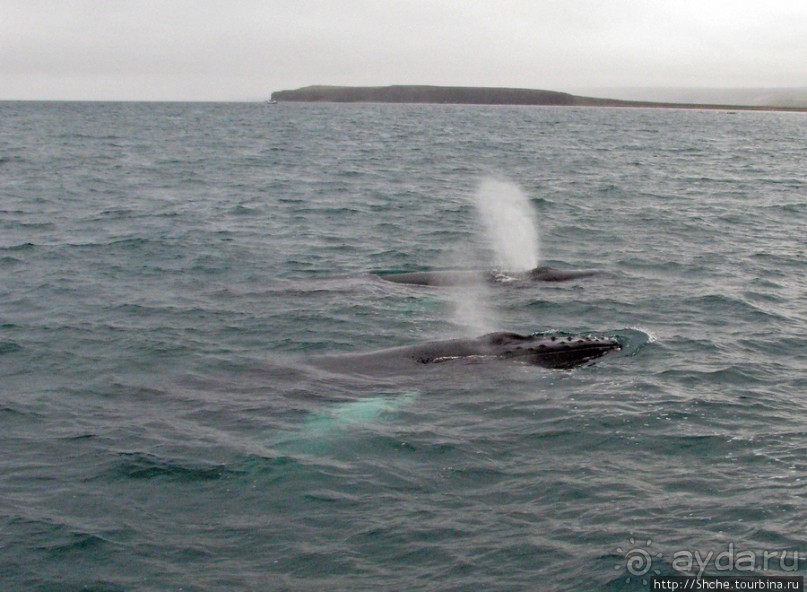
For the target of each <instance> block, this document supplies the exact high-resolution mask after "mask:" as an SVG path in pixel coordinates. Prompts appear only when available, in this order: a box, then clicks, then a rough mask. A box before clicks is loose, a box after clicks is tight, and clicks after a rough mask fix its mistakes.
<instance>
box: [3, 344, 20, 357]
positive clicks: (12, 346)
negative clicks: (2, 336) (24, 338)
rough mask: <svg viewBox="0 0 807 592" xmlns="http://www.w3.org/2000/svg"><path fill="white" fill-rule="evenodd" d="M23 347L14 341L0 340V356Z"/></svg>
mask: <svg viewBox="0 0 807 592" xmlns="http://www.w3.org/2000/svg"><path fill="white" fill-rule="evenodd" d="M21 349H22V346H21V345H20V344H18V343H14V342H13V341H0V356H2V355H4V354H13V353H14V352H18V351H20V350H21Z"/></svg>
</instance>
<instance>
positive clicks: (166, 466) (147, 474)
mask: <svg viewBox="0 0 807 592" xmlns="http://www.w3.org/2000/svg"><path fill="white" fill-rule="evenodd" d="M119 456H120V460H119V461H118V462H117V463H116V464H115V466H113V468H112V470H111V472H112V473H114V474H117V475H118V476H120V477H124V478H127V479H166V480H170V481H211V480H218V479H224V478H227V477H230V476H233V475H237V474H240V473H241V471H236V470H233V469H230V468H228V467H227V466H226V465H223V464H214V463H203V462H189V461H178V460H173V459H167V458H162V457H159V456H157V455H154V454H148V453H145V452H122V453H119Z"/></svg>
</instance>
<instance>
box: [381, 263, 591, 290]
mask: <svg viewBox="0 0 807 592" xmlns="http://www.w3.org/2000/svg"><path fill="white" fill-rule="evenodd" d="M601 273H602V272H601V271H599V270H595V269H586V270H569V269H557V268H555V267H536V268H535V269H531V270H529V271H524V272H497V271H477V270H445V271H412V272H406V273H377V274H376V275H377V276H378V277H380V278H381V279H382V280H384V281H387V282H394V283H396V284H410V285H415V286H438V287H439V286H470V285H475V284H479V283H483V282H488V283H505V282H511V281H522V282H523V281H533V282H568V281H572V280H576V279H581V278H586V277H591V276H595V275H599V274H601Z"/></svg>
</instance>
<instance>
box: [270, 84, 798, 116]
mask: <svg viewBox="0 0 807 592" xmlns="http://www.w3.org/2000/svg"><path fill="white" fill-rule="evenodd" d="M271 100H272V101H273V102H274V101H277V102H304V103H433V104H442V105H446V104H455V105H546V106H558V107H644V108H661V109H721V110H726V109H728V110H737V111H740V110H742V111H797V112H807V108H804V107H776V106H756V105H754V106H750V105H710V104H694V103H657V102H650V101H621V100H616V99H599V98H594V97H581V96H577V95H572V94H569V93H563V92H556V91H551V90H532V89H526V88H492V87H476V86H410V85H396V86H306V87H303V88H298V89H296V90H281V91H276V92H273V93H272V98H271Z"/></svg>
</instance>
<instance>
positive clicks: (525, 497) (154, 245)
mask: <svg viewBox="0 0 807 592" xmlns="http://www.w3.org/2000/svg"><path fill="white" fill-rule="evenodd" d="M805 138H807V118H805V116H804V115H803V114H788V113H756V112H754V113H752V112H740V113H729V112H725V111H674V110H642V109H633V110H628V109H582V108H581V109H577V108H540V107H481V106H480V107H475V106H428V105H419V106H411V105H410V106H407V105H314V104H310V105H306V104H283V103H281V104H278V105H266V104H145V103H0V381H1V382H0V385H2V388H1V389H0V587H1V588H2V589H3V590H4V591H26V592H27V591H46V590H47V591H79V590H86V591H99V592H100V591H104V592H113V591H128V590H133V591H134V590H137V591H165V590H177V591H179V590H183V591H193V592H202V591H220V590H262V591H263V590H271V591H275V590H278V591H280V590H288V591H298V590H312V591H313V590H323V589H325V590H407V591H419V590H423V591H427V590H428V591H460V590H462V591H465V590H486V591H514V590H557V591H564V590H644V589H648V588H647V585H646V584H645V583H644V581H643V580H646V579H647V578H648V577H650V576H653V575H659V574H661V575H675V574H682V573H685V572H686V570H685V567H686V566H685V564H684V563H685V559H686V557H687V555H686V554H687V553H689V554H690V557H692V556H694V555H696V554H699V556H700V557H701V558H706V557H707V556H708V554H709V553H712V557H714V556H716V555H717V554H720V553H723V556H724V558H725V557H727V555H728V551H731V552H732V553H733V554H734V555H735V557H736V556H737V554H738V553H739V552H741V551H742V552H744V553H746V555H745V556H746V557H747V556H748V555H747V554H754V557H756V558H757V559H761V557H762V553H763V552H768V556H769V558H770V557H771V554H772V553H774V554H775V553H780V554H781V555H779V556H777V555H773V559H772V560H771V561H769V564H768V565H760V564H759V561H757V564H756V565H754V566H753V569H754V571H752V572H749V571H746V570H748V569H749V563H748V560H746V561H745V562H744V563H743V564H742V565H739V564H735V563H734V562H733V561H732V564H731V565H728V561H724V562H723V563H716V562H715V561H713V560H712V561H711V563H710V564H709V565H707V566H706V568H705V571H704V573H706V574H711V575H720V574H723V573H733V574H740V575H746V574H748V573H756V574H765V575H804V573H805V570H807V544H805V524H807V501H805V500H807V419H806V418H807V399H805V397H807V375H806V373H805V370H807V259H806V256H807V241H805V228H807V179H806V178H805V177H806V175H807V173H806V172H805V171H807V166H806V165H807V148H805ZM489 178H495V179H499V180H500V182H501V183H505V184H511V185H512V186H513V187H517V188H518V191H520V192H521V193H522V194H523V195H524V196H526V199H527V200H528V204H529V208H530V211H531V212H532V214H533V215H534V221H535V222H534V223H535V226H536V227H537V229H538V231H539V233H540V258H541V262H542V264H546V265H552V266H555V267H562V268H572V269H576V268H580V269H591V268H596V269H601V270H603V271H605V272H606V273H604V274H601V275H599V276H595V277H591V278H586V279H584V280H580V281H574V282H567V283H557V284H549V283H543V284H539V283H534V284H533V283H520V284H509V283H507V282H501V283H499V284H496V285H492V286H488V287H487V288H486V289H484V290H482V291H476V292H474V293H473V294H472V293H470V292H468V291H466V290H443V289H439V288H429V287H418V286H403V285H398V284H392V283H388V282H384V281H382V280H380V279H379V278H378V277H377V276H376V275H374V272H384V271H408V270H424V269H436V268H442V267H452V266H454V267H457V266H459V267H472V266H475V265H479V264H480V262H481V263H484V262H485V261H487V259H486V255H485V253H486V252H488V251H489V250H490V249H491V248H492V247H491V245H490V244H489V241H487V239H486V238H485V236H486V235H485V233H484V232H483V231H482V224H481V223H480V216H479V213H478V209H477V207H476V206H475V196H477V195H478V192H479V187H480V185H484V183H485V180H486V179H489ZM486 241H487V242H486ZM486 249H487V251H486ZM480 253H481V254H482V255H480ZM480 260H481V261H480ZM469 302H472V303H473V304H474V311H475V314H474V315H470V314H469V313H468V312H467V308H468V307H467V305H468V303H469ZM483 327H484V328H485V329H486V330H487V329H496V330H508V331H517V332H520V333H532V332H543V331H550V332H559V333H584V334H588V333H597V334H604V335H613V336H618V337H619V338H620V339H621V340H623V341H624V342H625V343H626V348H625V350H624V351H623V352H620V353H619V354H618V355H614V356H609V357H606V358H603V359H602V360H599V361H598V363H596V364H594V365H591V366H586V367H581V368H577V369H574V370H551V369H544V368H537V367H534V366H529V365H524V364H518V363H505V362H496V361H483V360H473V359H472V360H456V361H449V362H445V363H441V364H434V365H428V366H426V365H417V364H409V365H406V364H403V365H402V366H401V368H400V371H399V372H392V373H383V374H374V373H372V372H355V368H351V367H350V366H349V365H346V367H345V368H344V371H343V372H342V371H338V369H337V371H334V370H333V369H329V370H327V371H326V370H324V369H322V368H321V367H319V366H318V365H317V359H318V358H319V357H320V356H330V355H332V354H340V353H347V352H369V351H373V350H378V349H383V348H388V347H393V346H399V345H409V344H416V343H422V342H428V341H432V340H436V339H445V338H451V337H458V336H464V335H472V334H475V331H476V332H477V333H476V334H478V331H477V330H480V331H481V330H482V328H483ZM782 556H784V557H782ZM782 558H784V559H785V561H779V559H782ZM752 563H753V562H752ZM690 571H694V572H697V571H698V567H697V563H696V564H694V570H690Z"/></svg>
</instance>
